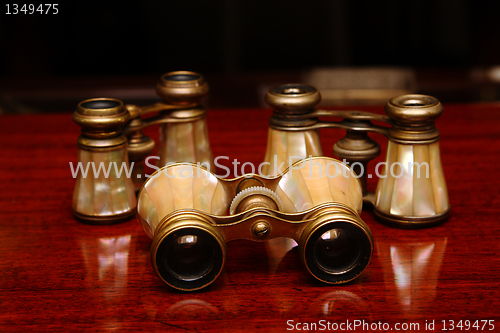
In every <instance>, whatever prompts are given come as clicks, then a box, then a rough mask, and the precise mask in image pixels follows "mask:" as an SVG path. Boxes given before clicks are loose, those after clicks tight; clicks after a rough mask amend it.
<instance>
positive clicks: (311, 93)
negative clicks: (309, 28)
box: [263, 84, 450, 228]
mask: <svg viewBox="0 0 500 333" xmlns="http://www.w3.org/2000/svg"><path fill="white" fill-rule="evenodd" d="M320 99H321V97H320V94H319V92H318V91H317V90H316V89H315V88H314V87H311V86H307V85H300V84H289V85H282V86H277V87H274V88H272V89H270V90H269V92H268V93H267V95H266V102H267V103H268V104H269V105H270V106H272V107H273V108H274V113H273V116H272V117H271V118H270V121H269V134H268V143H267V151H266V157H265V162H266V163H267V166H266V168H265V169H263V171H264V173H265V174H271V175H276V174H278V173H279V172H281V170H280V168H279V166H280V165H284V167H285V168H286V167H287V166H288V165H289V164H290V163H293V161H294V160H297V159H301V158H304V157H308V156H321V155H323V153H322V150H321V143H320V136H319V129H321V128H340V129H343V130H345V131H346V136H345V137H344V138H343V139H341V140H340V141H338V142H337V143H336V144H335V145H334V147H333V151H334V153H335V155H336V156H338V157H339V158H341V159H345V160H346V161H347V162H348V163H350V165H351V166H352V168H353V170H354V171H355V172H356V174H358V175H360V181H361V183H362V185H363V195H364V201H366V202H370V203H372V204H373V206H374V212H375V214H376V215H377V216H378V217H379V218H381V219H382V220H383V221H385V222H387V223H388V224H392V225H394V226H398V227H407V228H418V227H425V226H430V225H433V224H436V223H439V222H441V221H443V220H444V219H446V217H447V216H448V215H449V212H450V204H449V201H448V192H447V188H446V182H445V178H444V174H443V169H442V166H441V159H440V151H439V131H438V130H437V128H436V126H435V125H434V120H435V119H436V118H437V117H438V116H439V115H440V114H441V113H442V112H443V107H442V105H441V103H440V102H439V101H438V100H437V99H436V98H434V97H431V96H425V95H404V96H400V97H396V98H393V99H391V100H390V101H389V103H388V104H387V106H386V108H385V111H386V113H387V116H382V115H378V114H374V113H370V112H363V111H331V110H318V109H315V108H314V107H315V105H316V104H318V103H319V102H320ZM319 117H336V118H341V119H342V120H341V121H323V120H319ZM372 121H376V122H379V123H384V124H385V125H389V126H379V125H375V124H373V123H372ZM369 132H373V133H378V134H382V135H384V136H385V137H387V139H388V146H387V156H386V161H385V163H383V164H382V165H381V166H380V165H377V166H376V168H375V171H376V173H377V176H378V177H379V182H378V186H377V189H376V192H375V193H369V192H368V191H367V190H366V180H367V177H369V178H371V177H372V175H367V172H366V166H367V163H368V162H369V161H370V160H372V159H373V158H375V157H377V156H378V155H379V153H380V146H379V144H378V143H377V142H375V141H374V140H372V139H371V138H370V137H369V136H368V133H369ZM379 167H380V168H379ZM380 170H381V171H380Z"/></svg>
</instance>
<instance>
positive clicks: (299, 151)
mask: <svg viewBox="0 0 500 333" xmlns="http://www.w3.org/2000/svg"><path fill="white" fill-rule="evenodd" d="M322 155H323V152H322V150H321V142H320V138H319V132H318V131H317V130H309V131H296V132H292V131H279V130H275V129H273V128H269V132H268V136H267V149H266V156H265V158H264V164H263V166H262V175H263V176H266V177H275V176H277V175H279V174H281V173H282V172H284V171H285V170H286V169H287V168H288V167H290V166H291V165H292V164H293V163H295V162H297V161H299V160H301V159H303V158H307V157H315V156H322Z"/></svg>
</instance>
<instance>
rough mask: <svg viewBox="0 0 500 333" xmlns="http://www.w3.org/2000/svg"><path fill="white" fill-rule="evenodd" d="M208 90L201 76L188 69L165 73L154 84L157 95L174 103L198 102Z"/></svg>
mask: <svg viewBox="0 0 500 333" xmlns="http://www.w3.org/2000/svg"><path fill="white" fill-rule="evenodd" d="M208 90H209V88H208V84H207V83H206V82H205V79H204V78H203V76H202V75H200V74H198V73H195V72H189V71H177V72H170V73H167V74H165V75H163V76H162V77H161V79H160V82H158V85H157V86H156V93H157V94H158V96H160V97H161V98H162V99H163V100H165V101H166V102H167V103H170V104H174V105H186V104H199V103H200V102H201V99H202V98H203V97H204V96H205V95H206V94H208Z"/></svg>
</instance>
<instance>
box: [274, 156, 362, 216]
mask: <svg viewBox="0 0 500 333" xmlns="http://www.w3.org/2000/svg"><path fill="white" fill-rule="evenodd" d="M276 194H278V196H279V198H280V200H281V203H282V204H283V209H284V212H287V213H295V212H302V211H305V210H308V209H311V208H313V207H315V206H318V205H321V204H324V203H328V202H339V203H342V204H345V205H346V206H349V207H350V208H351V209H352V210H354V211H355V212H357V213H358V214H359V213H360V212H361V209H362V206H363V192H362V188H361V183H360V181H359V179H358V176H357V175H356V174H355V173H354V172H353V171H352V170H351V169H350V168H349V167H348V166H346V165H345V164H343V163H341V162H339V161H337V160H335V159H333V158H328V157H317V158H308V159H304V160H302V161H301V162H299V163H296V164H294V165H293V167H292V168H290V170H288V172H287V173H286V174H284V175H283V176H282V178H281V180H280V181H279V185H278V187H277V189H276Z"/></svg>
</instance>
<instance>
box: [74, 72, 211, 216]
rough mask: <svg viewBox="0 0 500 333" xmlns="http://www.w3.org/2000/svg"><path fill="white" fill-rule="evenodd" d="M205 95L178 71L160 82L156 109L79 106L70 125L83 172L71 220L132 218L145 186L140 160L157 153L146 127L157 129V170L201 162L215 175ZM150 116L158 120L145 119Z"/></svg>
mask: <svg viewBox="0 0 500 333" xmlns="http://www.w3.org/2000/svg"><path fill="white" fill-rule="evenodd" d="M208 90H209V88H208V84H207V83H206V82H205V79H204V78H203V76H201V75H200V74H197V73H193V72H187V71H178V72H171V73H167V74H165V75H163V76H162V77H161V79H160V82H159V83H158V85H157V86H156V93H157V94H158V95H159V96H160V97H161V98H162V99H163V102H159V103H156V104H154V105H149V106H144V107H139V106H137V105H124V104H123V103H122V101H120V100H117V99H113V98H94V99H89V100H85V101H83V102H81V103H79V104H78V106H77V108H76V111H75V112H74V113H73V120H74V121H75V122H76V123H77V124H78V125H80V126H81V127H82V132H81V135H80V137H79V138H78V166H77V168H80V169H77V172H78V171H80V170H81V172H79V173H78V174H77V176H76V178H77V180H76V185H75V190H74V193H73V214H74V215H75V217H76V218H78V219H79V220H82V221H84V222H87V223H95V224H106V223H116V222H119V221H123V220H127V219H129V218H131V217H132V216H134V215H135V213H136V206H137V201H136V197H135V191H137V190H139V188H140V187H141V185H142V183H143V182H144V164H143V160H144V159H145V158H146V157H147V156H148V155H150V154H151V153H152V152H153V150H154V148H155V143H154V141H153V140H152V139H151V138H149V137H148V136H146V135H144V133H143V132H142V130H143V129H144V128H146V127H148V126H151V125H159V127H160V134H159V145H158V155H159V156H157V157H156V161H157V162H158V163H157V164H158V165H160V166H163V165H165V164H167V163H171V162H177V161H184V162H201V163H203V165H206V166H208V167H211V168H212V170H214V169H215V168H214V166H213V159H212V152H211V150H210V144H209V141H208V131H207V124H206V119H205V116H206V110H205V108H204V107H203V106H202V105H201V104H200V103H201V99H202V98H203V97H204V96H205V95H206V94H207V93H208ZM151 113H157V115H154V116H151V117H148V118H145V117H144V115H148V114H151ZM129 161H130V163H129ZM88 172H90V173H92V172H93V177H92V176H87V174H88ZM73 177H75V176H73Z"/></svg>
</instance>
